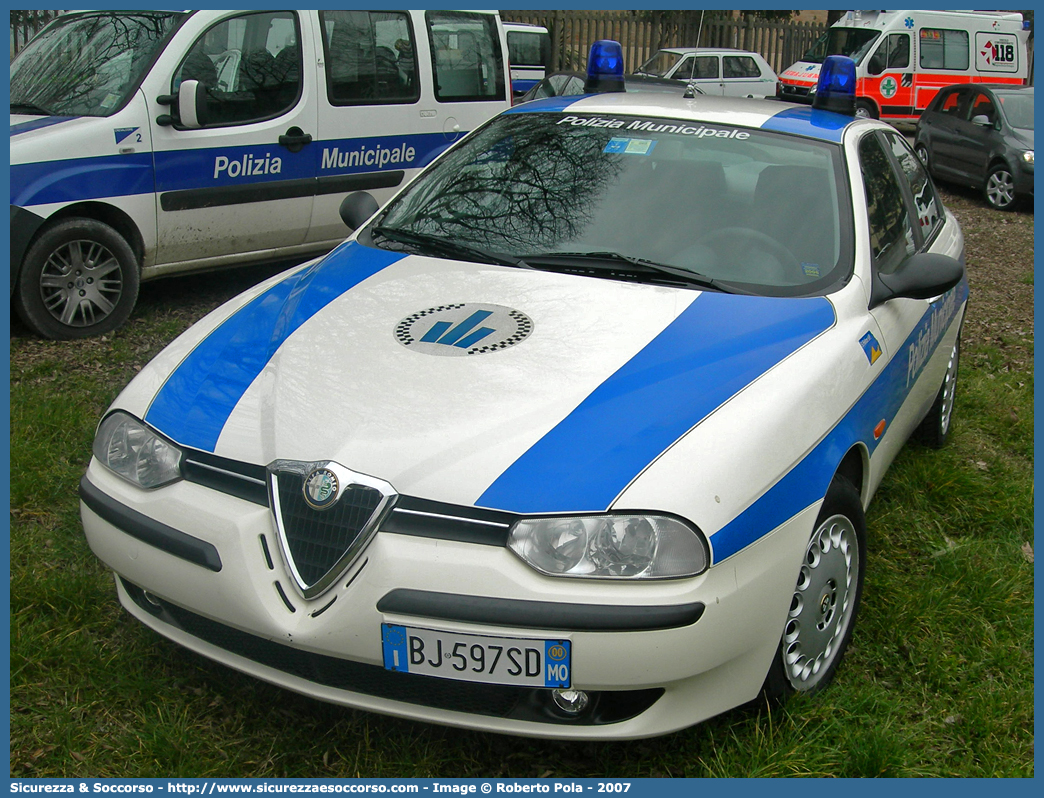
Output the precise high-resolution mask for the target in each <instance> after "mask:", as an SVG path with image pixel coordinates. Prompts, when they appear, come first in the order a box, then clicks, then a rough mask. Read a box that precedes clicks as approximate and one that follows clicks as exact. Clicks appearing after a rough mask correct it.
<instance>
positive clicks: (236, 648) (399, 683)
mask: <svg viewBox="0 0 1044 798" xmlns="http://www.w3.org/2000/svg"><path fill="white" fill-rule="evenodd" d="M120 583H121V584H122V585H123V587H124V589H125V590H126V591H127V594H128V595H129V596H130V597H131V599H132V600H133V601H134V603H135V604H137V605H138V606H139V607H141V608H142V609H143V610H145V611H146V612H148V613H149V614H151V615H153V616H154V617H156V618H158V619H159V620H161V621H163V622H165V623H167V624H169V625H170V626H173V627H175V628H177V629H180V630H182V631H184V632H187V633H188V634H190V635H192V636H193V637H196V638H199V639H200V640H203V641H205V642H207V643H210V644H211V645H214V646H217V647H218V648H221V649H223V650H225V651H228V652H230V653H232V654H236V655H238V656H240V657H243V658H245V659H249V660H251V661H252V662H257V663H259V664H261V665H267V666H268V667H270V668H274V669H276V670H278V671H281V672H282V673H286V674H289V675H292V676H297V677H299V678H302V679H305V680H307V681H309V682H313V683H315V684H321V685H325V686H327V687H332V688H334V689H338V690H345V691H350V692H353V693H363V694H365V695H372V696H379V697H381V698H387V699H390V700H392V701H402V702H404V703H407V704H416V705H418V706H426V707H433V708H436V709H445V710H451V711H455V712H465V713H468V714H472V715H486V716H490V717H498V718H510V719H512V720H526V721H534V722H537V723H554V724H570V725H576V726H600V725H605V724H609V723H619V722H620V721H624V720H628V719H629V718H633V717H635V716H636V715H639V714H641V713H642V712H644V711H645V710H647V709H648V708H649V707H651V706H652V705H653V704H654V703H655V702H656V700H657V699H658V698H659V697H660V696H661V695H663V693H664V691H663V688H658V687H657V688H650V689H645V690H612V691H602V692H598V693H591V694H590V696H591V704H590V705H589V708H588V709H587V711H585V712H584V713H583V714H581V715H580V716H576V717H571V716H566V715H563V714H562V712H561V711H559V710H558V709H556V708H555V706H554V704H553V703H552V702H551V691H550V690H540V689H534V688H529V687H512V686H510V685H494V684H479V683H477V682H458V681H454V680H452V679H439V678H435V677H432V676H421V675H418V674H412V673H399V672H396V671H389V670H385V669H384V668H382V667H381V666H379V665H367V664H364V663H361V662H353V661H351V660H345V659H338V658H337V657H330V656H326V655H325V654H315V653H312V652H308V651H302V650H300V649H296V648H291V647H290V646H285V645H283V644H282V643H276V642H274V641H272V640H267V639H264V638H261V637H257V636H255V635H252V634H249V633H247V632H241V631H240V630H238V629H233V628H232V627H230V626H225V625H224V624H221V623H218V622H217V621H212V620H210V619H209V618H204V617H203V616H202V615H197V614H196V613H194V612H191V611H190V610H186V609H185V608H183V607H179V606H178V605H176V604H172V603H171V602H169V601H165V600H163V599H159V598H156V597H155V596H149V597H147V598H146V596H145V591H143V590H142V589H141V588H140V587H138V586H137V585H134V584H132V583H130V582H128V581H127V580H126V579H124V578H123V577H120ZM375 633H376V632H375Z"/></svg>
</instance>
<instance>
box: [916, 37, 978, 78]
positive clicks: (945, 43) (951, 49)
mask: <svg viewBox="0 0 1044 798" xmlns="http://www.w3.org/2000/svg"><path fill="white" fill-rule="evenodd" d="M920 39H921V41H920V45H921V46H920V48H919V49H920V54H921V68H922V69H967V68H968V64H969V63H970V60H969V52H970V51H969V49H968V31H966V30H942V29H939V28H921V30H920Z"/></svg>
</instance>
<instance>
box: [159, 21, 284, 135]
mask: <svg viewBox="0 0 1044 798" xmlns="http://www.w3.org/2000/svg"><path fill="white" fill-rule="evenodd" d="M297 42H298V22H297V15H296V14H295V13H293V12H291V11H274V12H266V13H257V14H243V15H241V16H238V17H232V18H230V19H226V20H224V21H222V22H219V23H217V24H216V25H213V26H212V27H210V28H209V29H208V30H207V31H206V32H205V33H204V34H203V35H202V36H200V37H199V38H198V39H197V40H196V42H195V44H193V45H192V49H190V50H189V52H188V55H186V56H185V60H184V61H182V62H181V65H180V66H179V67H178V69H177V71H176V72H175V73H174V79H173V81H172V83H171V92H172V93H174V92H177V90H178V87H179V86H181V82H182V81H184V80H198V81H199V82H200V83H202V84H203V85H204V86H205V87H206V89H207V115H208V120H209V121H208V123H207V126H208V127H216V126H222V125H240V124H245V123H247V122H258V121H261V120H263V119H271V118H273V117H276V116H279V115H280V114H283V113H285V112H286V111H288V110H290V108H292V107H293V106H294V105H295V104H296V102H297V98H298V96H299V95H300V93H301V52H300V48H299V47H298V46H297Z"/></svg>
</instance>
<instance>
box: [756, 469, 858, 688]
mask: <svg viewBox="0 0 1044 798" xmlns="http://www.w3.org/2000/svg"><path fill="white" fill-rule="evenodd" d="M865 566H866V521H865V519H864V517H863V505H862V502H861V500H860V498H859V493H858V491H856V489H855V488H854V487H853V486H852V484H851V483H850V482H849V481H848V480H847V479H845V478H844V477H840V476H835V477H834V479H833V480H832V481H831V483H830V488H829V490H828V491H827V495H826V498H825V499H824V500H823V506H822V509H820V511H819V517H818V518H817V519H816V524H815V527H814V531H813V532H812V537H811V538H810V539H809V542H808V546H807V547H806V548H805V555H804V559H803V560H802V563H801V570H800V572H799V574H798V578H797V584H796V585H795V587H794V593H793V595H792V597H791V601H790V607H789V609H788V610H787V617H786V621H785V625H784V628H783V638H782V640H781V641H780V644H779V651H778V653H777V655H776V656H775V658H774V659H773V663H772V667H771V668H770V669H769V672H768V674H767V676H766V677H765V685H764V688H763V692H764V693H765V695H766V696H768V697H769V698H771V699H775V700H780V699H783V698H786V696H788V695H790V694H792V693H795V692H799V693H815V692H818V691H819V690H821V689H823V688H824V687H826V685H827V684H829V683H830V680H831V679H832V678H833V676H834V673H835V672H836V671H837V668H838V665H840V663H841V659H842V657H843V656H844V653H845V649H846V648H847V647H848V642H849V640H851V638H852V629H853V628H854V625H855V617H856V613H857V612H858V610H859V600H860V597H861V596H862V592H863V575H864V573H865Z"/></svg>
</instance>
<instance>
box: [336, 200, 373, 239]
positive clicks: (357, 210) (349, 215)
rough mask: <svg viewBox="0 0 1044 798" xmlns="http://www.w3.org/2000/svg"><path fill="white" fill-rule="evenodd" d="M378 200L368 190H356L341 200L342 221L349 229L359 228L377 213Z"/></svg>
mask: <svg viewBox="0 0 1044 798" xmlns="http://www.w3.org/2000/svg"><path fill="white" fill-rule="evenodd" d="M378 207H379V206H378V205H377V200H375V199H374V198H373V195H372V194H370V192H368V191H355V192H352V193H351V194H349V195H348V196H347V197H345V198H344V199H343V200H341V211H340V212H341V221H343V222H344V223H345V224H346V225H348V229H349V230H358V229H359V228H360V227H362V226H363V224H364V223H365V222H366V220H367V219H369V218H370V217H371V216H373V215H374V214H375V213H377V208H378Z"/></svg>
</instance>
